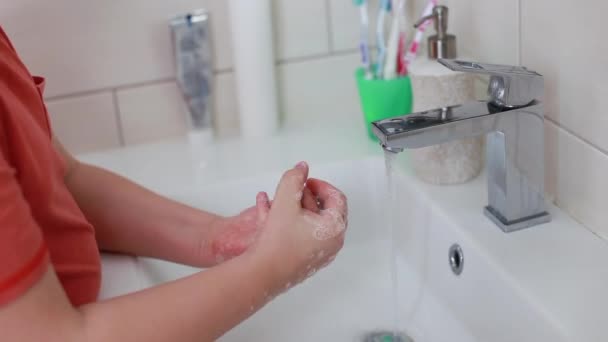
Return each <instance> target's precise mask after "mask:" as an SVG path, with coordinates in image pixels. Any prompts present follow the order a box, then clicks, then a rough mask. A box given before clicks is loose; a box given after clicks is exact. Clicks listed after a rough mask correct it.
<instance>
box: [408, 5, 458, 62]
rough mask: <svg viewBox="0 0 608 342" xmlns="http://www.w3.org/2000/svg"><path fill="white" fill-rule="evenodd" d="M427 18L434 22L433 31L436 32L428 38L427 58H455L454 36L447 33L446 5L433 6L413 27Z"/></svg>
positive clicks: (416, 26)
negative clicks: (431, 10)
mask: <svg viewBox="0 0 608 342" xmlns="http://www.w3.org/2000/svg"><path fill="white" fill-rule="evenodd" d="M429 19H432V20H433V22H434V23H435V31H436V32H437V34H434V35H432V36H430V37H429V39H428V50H429V58H430V59H437V58H450V59H452V58H456V36H454V35H453V34H448V33H447V31H448V8H447V7H446V6H435V7H434V8H433V12H432V13H431V14H429V15H427V16H426V17H422V18H420V20H418V22H417V23H416V24H415V25H414V27H415V28H418V26H420V25H422V23H424V22H425V21H427V20H429Z"/></svg>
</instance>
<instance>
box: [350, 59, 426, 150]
mask: <svg viewBox="0 0 608 342" xmlns="http://www.w3.org/2000/svg"><path fill="white" fill-rule="evenodd" d="M355 78H356V79H357V87H358V88H359V98H360V100H361V109H362V110H363V116H364V118H365V127H366V128H367V134H368V136H369V137H370V139H372V140H374V141H377V140H378V139H377V138H376V136H375V135H374V134H373V133H372V128H371V123H372V122H374V121H377V120H383V119H388V118H391V117H395V116H400V115H405V114H410V113H411V112H412V107H413V104H414V103H413V102H414V101H413V94H412V82H411V80H410V77H409V76H404V77H398V78H393V79H390V80H385V79H373V78H368V77H366V75H365V70H363V68H359V69H357V71H356V72H355Z"/></svg>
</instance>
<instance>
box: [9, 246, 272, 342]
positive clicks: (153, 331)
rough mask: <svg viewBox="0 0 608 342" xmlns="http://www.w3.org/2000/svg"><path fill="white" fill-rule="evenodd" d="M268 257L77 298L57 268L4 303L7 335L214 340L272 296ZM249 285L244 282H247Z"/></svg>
mask: <svg viewBox="0 0 608 342" xmlns="http://www.w3.org/2000/svg"><path fill="white" fill-rule="evenodd" d="M264 264H265V262H263V261H262V260H256V259H255V257H254V256H252V255H243V256H240V257H238V258H234V259H232V260H230V261H228V262H225V263H224V264H222V265H221V266H217V267H214V268H212V269H209V270H207V271H203V272H199V273H197V274H194V275H192V276H190V277H187V278H182V279H179V280H176V281H173V282H170V283H167V284H164V285H161V286H157V287H154V288H150V289H147V290H143V291H140V292H136V293H133V294H129V295H125V296H122V297H118V298H114V299H110V300H108V301H104V302H98V303H93V304H88V305H85V306H82V307H80V308H74V307H72V306H71V305H70V303H69V300H68V299H67V297H66V295H65V293H64V291H63V289H62V288H61V284H60V283H59V281H58V279H57V277H56V275H55V272H54V271H53V269H52V267H49V268H48V270H47V271H46V273H45V275H44V276H43V277H42V278H41V280H39V281H38V282H37V283H36V284H35V285H34V286H33V287H32V288H31V289H29V290H28V292H26V293H25V294H24V295H23V296H21V297H20V298H18V299H16V300H14V301H13V302H11V303H9V304H8V305H5V306H0V327H2V336H3V339H6V340H7V341H23V342H30V341H31V342H37V341H47V342H82V341H88V342H97V341H99V342H102V341H122V342H136V341H149V342H165V341H184V342H188V341H192V342H201V341H214V340H216V339H217V338H219V337H220V336H221V335H223V334H224V333H225V332H226V331H228V330H230V329H231V328H232V327H234V326H236V325H237V324H238V323H239V322H241V321H242V320H244V319H245V318H247V317H248V316H249V315H251V314H253V313H254V312H255V311H257V310H258V309H259V308H260V307H261V306H263V305H264V304H265V303H266V301H267V300H268V299H269V298H267V296H264V293H265V292H266V291H268V290H269V289H272V286H271V285H272V284H273V282H272V281H270V279H271V277H272V275H271V273H270V272H269V270H268V269H266V268H265V267H264ZM244 281H245V282H246V284H247V286H243V285H242V284H243V282H244Z"/></svg>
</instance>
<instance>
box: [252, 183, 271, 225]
mask: <svg viewBox="0 0 608 342" xmlns="http://www.w3.org/2000/svg"><path fill="white" fill-rule="evenodd" d="M255 207H256V209H257V212H258V225H259V226H261V225H263V224H264V222H266V218H267V217H268V213H269V212H270V200H269V199H268V194H267V193H266V192H264V191H262V192H259V193H258V195H257V196H256V198H255Z"/></svg>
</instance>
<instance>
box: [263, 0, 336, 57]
mask: <svg viewBox="0 0 608 342" xmlns="http://www.w3.org/2000/svg"><path fill="white" fill-rule="evenodd" d="M273 7H274V18H275V23H274V27H275V39H276V45H275V49H276V54H277V57H278V58H279V59H287V58H297V57H305V56H315V55H321V54H327V53H328V52H329V37H328V23H327V15H326V11H325V0H308V1H298V0H274V1H273Z"/></svg>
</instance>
